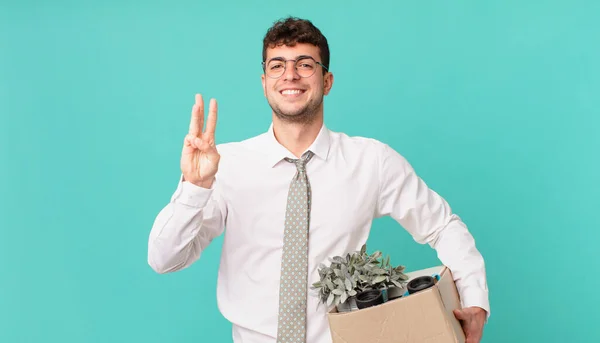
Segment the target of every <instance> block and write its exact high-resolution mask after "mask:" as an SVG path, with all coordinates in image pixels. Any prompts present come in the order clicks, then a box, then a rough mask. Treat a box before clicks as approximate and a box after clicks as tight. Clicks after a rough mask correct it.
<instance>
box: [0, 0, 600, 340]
mask: <svg viewBox="0 0 600 343" xmlns="http://www.w3.org/2000/svg"><path fill="white" fill-rule="evenodd" d="M289 14H292V15H296V16H300V17H305V18H308V19H311V20H312V21H313V22H314V23H315V24H316V25H317V26H318V27H319V28H320V29H321V30H322V31H323V32H324V34H325V35H326V36H327V38H328V39H329V42H330V48H331V50H332V55H331V71H332V72H333V73H334V75H335V83H334V87H333V90H332V93H331V95H330V96H328V97H327V98H326V109H325V116H326V123H327V125H328V126H329V127H330V128H331V129H333V130H336V131H344V132H347V133H349V134H352V135H361V136H369V137H374V138H377V139H379V140H382V141H384V142H386V143H388V144H390V145H391V146H392V147H394V148H395V149H397V150H398V151H399V152H400V153H401V154H403V155H404V156H406V157H407V158H408V159H409V161H410V162H411V163H412V164H413V166H414V167H415V169H416V170H417V172H419V173H420V175H421V176H422V177H423V178H424V179H425V181H426V182H427V183H428V184H429V185H430V186H431V187H432V188H433V189H435V190H436V191H438V192H439V193H440V194H442V195H443V196H444V197H445V198H446V199H447V200H448V201H449V202H450V204H451V205H452V207H453V209H454V210H455V211H456V212H457V213H458V214H459V215H460V216H461V217H462V218H463V220H464V221H465V222H466V223H467V225H468V226H469V228H470V230H471V232H472V233H473V235H474V236H475V238H476V241H477V245H478V247H479V249H480V250H481V252H482V253H483V255H484V257H485V259H486V262H487V271H488V283H489V287H490V301H491V306H492V316H491V318H490V321H489V323H488V325H487V326H486V328H485V333H484V339H483V342H486V343H496V342H497V343H500V342H598V341H600V329H599V328H598V325H597V320H598V312H597V308H598V305H599V304H600V297H599V296H598V294H599V292H598V290H597V289H596V288H597V286H598V285H599V284H600V282H599V281H600V278H599V277H598V274H597V271H598V267H599V262H598V261H599V259H598V255H597V253H596V248H597V246H598V238H599V237H600V235H599V234H598V230H599V229H600V225H599V224H600V222H599V220H598V215H597V214H596V213H597V212H596V211H598V205H599V204H600V202H599V201H598V191H599V190H600V187H599V185H600V183H599V182H598V171H597V170H598V167H600V165H599V159H600V158H599V154H598V148H599V147H600V138H599V137H598V136H599V135H598V131H599V124H600V119H599V115H600V111H599V108H600V101H599V99H600V67H599V65H600V64H599V63H598V62H599V61H600V44H598V42H599V37H600V21H598V18H599V17H600V2H598V1H514V0H513V1H487V2H485V1H460V2H450V1H404V0H402V1H370V2H369V1H367V2H365V1H343V2H342V1H339V2H331V1H329V2H321V1H302V2H289V3H288V2H283V1H265V2H260V3H259V2H256V3H249V2H246V1H241V0H240V1H211V2H206V1H179V2H170V1H166V0H165V1H146V2H142V1H110V0H109V1H103V2H98V1H96V2H92V1H78V2H76V1H46V2H42V1H31V0H29V1H26V0H23V1H18V2H17V1H6V0H4V1H3V2H1V5H0V194H1V196H0V342H3V343H4V342H6V343H13V342H14V343H16V342H36V343H37V342H40V343H42V342H43V343H55V342H57V343H58V342H61V343H75V342H76V343H84V342H85V343H87V342H90V343H91V342H94V343H100V342H102V343H104V342H111V343H112V342H115V343H116V342H144V343H152V342H180V343H187V342H189V343H191V342H230V341H231V333H230V325H229V323H228V322H226V321H225V320H224V319H223V317H222V316H221V315H220V313H219V312H218V309H217V307H216V301H215V287H216V284H215V282H216V273H217V268H218V258H219V254H220V249H221V238H219V239H217V240H216V241H215V242H214V243H213V244H212V245H211V246H210V247H209V248H208V249H207V250H206V252H205V253H204V255H203V257H202V259H201V260H199V261H198V262H197V263H196V264H194V265H193V266H192V267H190V268H189V269H187V270H184V271H181V272H178V273H174V274H169V275H158V274H155V273H154V272H153V271H152V270H151V269H150V267H149V266H148V265H147V261H146V253H147V250H146V249H147V238H148V234H149V231H150V228H151V226H152V223H153V221H154V218H155V216H156V215H157V213H158V211H159V210H160V209H161V208H162V207H163V206H164V205H165V204H166V203H167V201H168V200H169V198H170V196H171V194H172V192H173V191H174V190H175V186H176V182H177V178H178V177H179V164H178V163H179V154H180V150H181V144H182V141H183V138H184V135H185V134H186V132H187V128H188V124H189V118H190V109H191V106H192V104H193V101H194V94H195V93H196V92H201V93H203V94H204V95H205V97H207V98H208V97H215V98H217V100H218V101H219V104H220V112H219V116H220V117H219V122H218V125H217V140H218V141H219V142H226V141H233V140H241V139H244V138H247V137H250V136H253V135H256V134H259V133H261V132H263V131H264V130H266V129H267V128H268V125H269V121H270V109H269V107H268V104H267V102H266V101H265V99H264V97H263V94H262V89H261V84H260V72H261V70H260V61H261V52H262V38H263V35H264V33H265V31H266V29H267V28H268V27H269V26H270V25H271V23H272V22H273V21H274V20H276V19H278V18H280V17H284V16H286V15H289ZM374 249H379V250H382V251H384V252H385V253H389V254H390V255H391V257H392V262H393V263H395V264H403V265H405V266H406V267H407V269H409V270H415V269H420V268H424V267H428V266H430V265H432V264H436V263H438V261H437V259H436V255H435V251H433V250H431V249H430V248H429V247H428V246H421V245H418V244H416V243H415V242H414V241H412V239H411V237H410V236H409V235H408V234H407V233H406V232H405V231H403V230H402V228H401V227H400V226H398V225H397V224H396V223H395V222H393V221H392V220H390V219H380V220H377V221H375V222H374V228H373V234H372V236H371V238H370V240H369V250H374Z"/></svg>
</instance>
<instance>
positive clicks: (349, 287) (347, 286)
mask: <svg viewBox="0 0 600 343" xmlns="http://www.w3.org/2000/svg"><path fill="white" fill-rule="evenodd" d="M345 282H346V289H347V290H351V289H352V282H351V281H350V279H348V278H346V281H345Z"/></svg>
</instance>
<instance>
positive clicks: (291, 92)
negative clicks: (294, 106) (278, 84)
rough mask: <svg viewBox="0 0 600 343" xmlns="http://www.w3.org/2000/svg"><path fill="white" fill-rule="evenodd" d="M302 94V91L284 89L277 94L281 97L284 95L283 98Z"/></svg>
mask: <svg viewBox="0 0 600 343" xmlns="http://www.w3.org/2000/svg"><path fill="white" fill-rule="evenodd" d="M304 92H306V91H305V90H303V89H284V90H282V91H280V92H279V93H280V94H281V95H285V96H298V95H300V94H303V93H304Z"/></svg>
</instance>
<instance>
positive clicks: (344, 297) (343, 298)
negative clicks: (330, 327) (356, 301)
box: [340, 292, 348, 303]
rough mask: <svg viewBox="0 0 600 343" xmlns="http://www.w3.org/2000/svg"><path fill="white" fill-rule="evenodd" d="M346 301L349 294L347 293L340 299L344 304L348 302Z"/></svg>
mask: <svg viewBox="0 0 600 343" xmlns="http://www.w3.org/2000/svg"><path fill="white" fill-rule="evenodd" d="M346 299H348V294H346V292H344V293H342V296H341V297H340V301H341V302H342V303H344V302H346Z"/></svg>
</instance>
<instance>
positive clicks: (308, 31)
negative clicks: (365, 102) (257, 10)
mask: <svg viewBox="0 0 600 343" xmlns="http://www.w3.org/2000/svg"><path fill="white" fill-rule="evenodd" d="M297 43H308V44H312V45H315V46H317V47H318V48H319V54H320V57H321V63H323V65H325V68H327V70H329V44H328V43H327V38H325V36H324V35H323V34H322V33H321V31H320V30H319V29H318V28H317V27H316V26H315V25H313V23H311V22H310V21H309V20H306V19H300V18H296V17H287V18H284V19H280V20H278V21H276V22H275V23H274V24H273V26H271V27H270V28H269V30H268V31H267V33H266V35H265V38H264V39H263V53H262V60H263V62H265V61H266V59H267V49H268V48H274V47H276V46H280V45H286V46H294V45H296V44H297ZM323 71H324V72H325V70H323Z"/></svg>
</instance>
